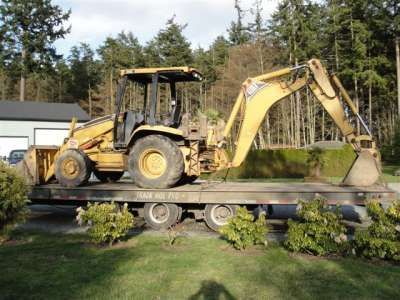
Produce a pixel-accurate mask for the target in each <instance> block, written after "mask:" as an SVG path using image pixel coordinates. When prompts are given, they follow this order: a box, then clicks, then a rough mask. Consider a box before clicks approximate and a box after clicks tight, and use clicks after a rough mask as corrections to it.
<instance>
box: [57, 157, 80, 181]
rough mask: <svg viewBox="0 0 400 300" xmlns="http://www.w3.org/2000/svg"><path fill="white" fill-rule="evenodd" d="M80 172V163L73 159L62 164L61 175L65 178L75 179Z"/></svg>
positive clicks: (67, 159) (65, 160)
mask: <svg viewBox="0 0 400 300" xmlns="http://www.w3.org/2000/svg"><path fill="white" fill-rule="evenodd" d="M80 171H81V170H80V167H79V164H78V162H77V161H76V160H75V159H73V158H66V159H64V160H63V161H62V163H61V173H62V175H63V176H64V177H65V178H68V179H74V178H76V177H77V176H78V175H79V173H80Z"/></svg>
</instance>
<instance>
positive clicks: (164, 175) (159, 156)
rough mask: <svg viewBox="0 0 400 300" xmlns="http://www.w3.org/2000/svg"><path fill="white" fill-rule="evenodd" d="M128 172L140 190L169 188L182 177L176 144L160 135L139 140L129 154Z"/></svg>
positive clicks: (181, 160) (182, 164)
mask: <svg viewBox="0 0 400 300" xmlns="http://www.w3.org/2000/svg"><path fill="white" fill-rule="evenodd" d="M128 170H129V173H130V175H131V177H132V179H133V181H134V182H135V183H136V184H137V185H138V186H139V187H142V188H158V189H160V188H170V187H172V186H174V185H175V184H176V183H177V182H178V181H179V179H180V178H181V177H182V174H183V171H184V163H183V155H182V152H181V150H180V149H179V147H178V146H177V144H176V143H174V142H173V141H172V140H171V139H169V138H168V137H166V136H162V135H157V134H154V135H149V136H146V137H144V138H141V139H139V140H138V141H137V142H136V143H135V145H134V146H133V147H132V149H131V151H130V153H129V160H128Z"/></svg>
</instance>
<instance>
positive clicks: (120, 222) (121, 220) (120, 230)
mask: <svg viewBox="0 0 400 300" xmlns="http://www.w3.org/2000/svg"><path fill="white" fill-rule="evenodd" d="M77 212H78V215H77V217H76V219H77V221H78V223H79V225H89V230H88V233H89V236H90V238H91V239H92V241H93V242H95V243H97V244H101V243H109V245H110V246H111V245H112V244H113V243H114V242H115V241H116V240H117V239H119V238H121V237H123V236H125V235H126V234H127V233H128V231H129V229H131V228H132V227H133V221H134V218H133V215H132V214H131V213H130V212H129V210H128V204H126V203H125V204H124V205H123V206H122V207H121V206H120V205H118V204H115V203H114V202H112V203H101V204H99V203H95V204H90V203H89V204H88V207H87V210H84V209H83V208H82V207H79V208H78V209H77Z"/></svg>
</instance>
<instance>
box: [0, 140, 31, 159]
mask: <svg viewBox="0 0 400 300" xmlns="http://www.w3.org/2000/svg"><path fill="white" fill-rule="evenodd" d="M26 149H28V137H7V136H1V137H0V157H1V158H2V157H4V156H6V157H8V156H9V155H10V152H11V150H26Z"/></svg>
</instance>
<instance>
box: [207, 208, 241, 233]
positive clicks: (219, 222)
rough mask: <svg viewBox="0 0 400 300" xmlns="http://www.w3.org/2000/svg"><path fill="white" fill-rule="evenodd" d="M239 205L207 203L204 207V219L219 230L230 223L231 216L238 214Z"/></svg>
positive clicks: (209, 225) (211, 226)
mask: <svg viewBox="0 0 400 300" xmlns="http://www.w3.org/2000/svg"><path fill="white" fill-rule="evenodd" d="M237 207H238V206H237V205H231V204H207V205H206V207H205V209H204V219H205V221H206V224H207V226H208V227H210V229H212V230H214V231H218V230H219V229H220V227H221V226H223V225H225V224H227V223H228V220H229V218H231V217H233V216H235V215H236V210H237Z"/></svg>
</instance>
